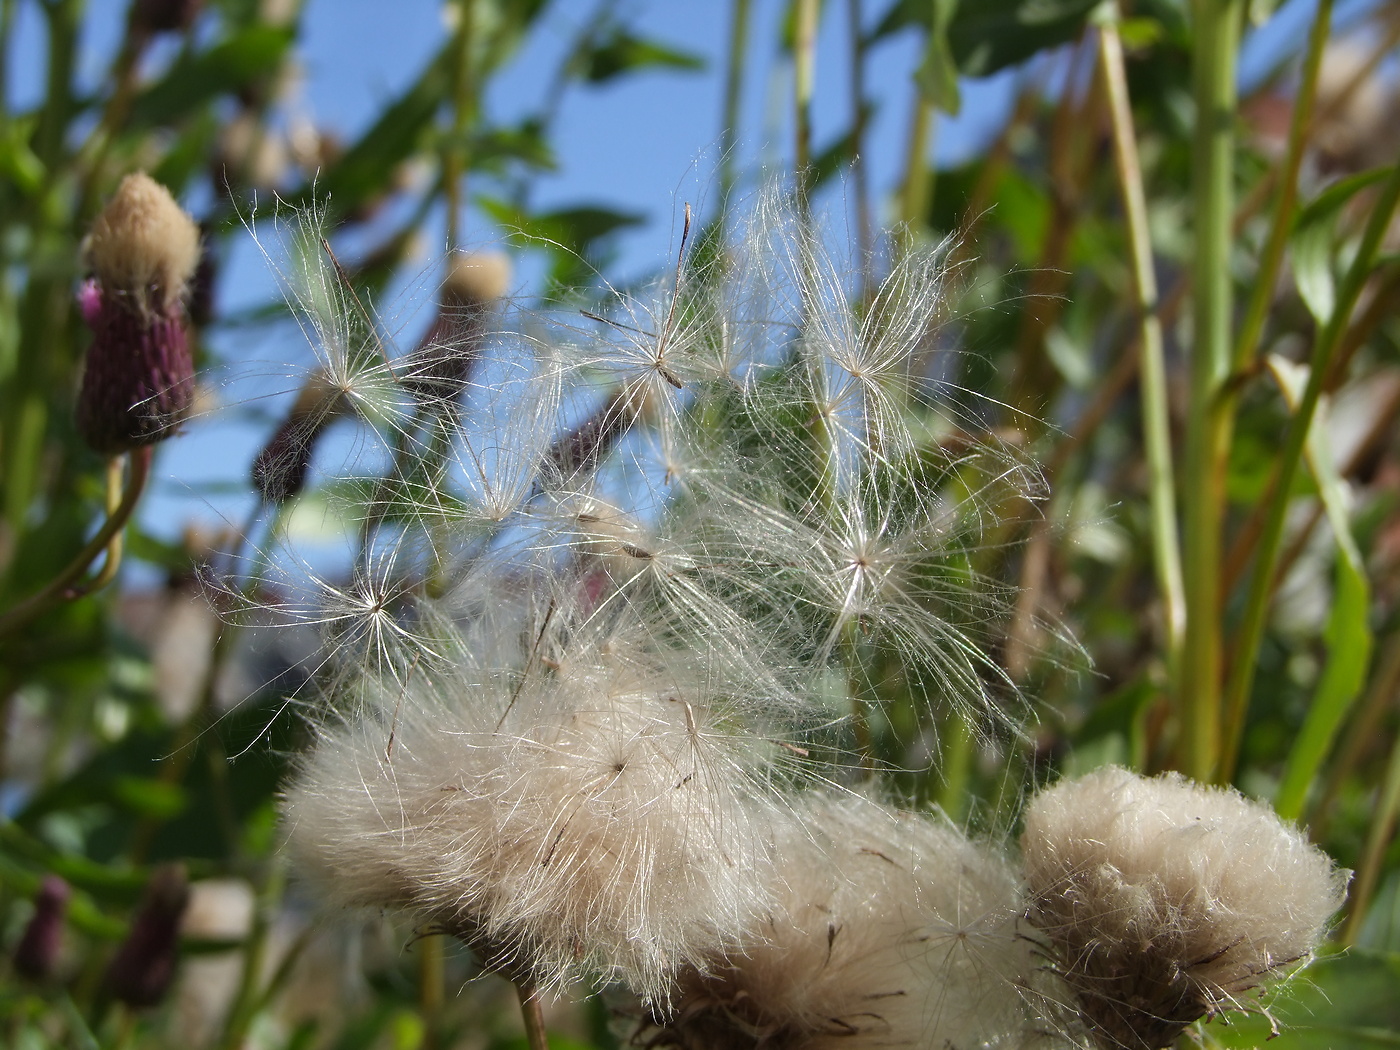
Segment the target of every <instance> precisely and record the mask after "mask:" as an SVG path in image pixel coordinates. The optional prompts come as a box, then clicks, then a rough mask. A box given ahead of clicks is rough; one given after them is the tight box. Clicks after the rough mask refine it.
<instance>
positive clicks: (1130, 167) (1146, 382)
mask: <svg viewBox="0 0 1400 1050" xmlns="http://www.w3.org/2000/svg"><path fill="white" fill-rule="evenodd" d="M1324 2H1330V0H1324ZM1118 15H1119V12H1118V5H1117V3H1114V4H1113V5H1112V17H1111V19H1110V20H1109V21H1106V22H1105V23H1104V24H1103V25H1102V26H1101V27H1100V28H1099V61H1100V65H1101V66H1102V68H1103V76H1104V90H1105V93H1106V94H1107V96H1108V107H1109V116H1110V124H1111V127H1112V129H1113V154H1114V160H1115V161H1116V163H1117V167H1118V183H1119V187H1120V188H1121V190H1122V192H1123V212H1124V216H1125V218H1126V219H1127V233H1128V247H1129V251H1130V253H1131V256H1132V273H1133V284H1134V287H1135V289H1136V292H1137V310H1138V318H1139V341H1140V353H1141V365H1140V367H1141V372H1142V379H1141V382H1140V384H1139V385H1140V389H1141V392H1142V429H1143V443H1144V444H1145V445H1146V448H1147V464H1148V472H1149V477H1150V482H1149V489H1150V493H1151V495H1150V500H1151V506H1152V554H1153V565H1154V568H1155V570H1156V574H1157V588H1158V590H1159V591H1160V592H1161V594H1162V602H1163V606H1164V608H1165V612H1166V630H1167V678H1168V683H1169V685H1168V694H1169V695H1170V696H1172V697H1173V698H1175V697H1177V696H1179V695H1180V691H1179V680H1180V674H1181V643H1182V635H1183V634H1184V632H1185V630H1186V596H1185V584H1184V582H1183V580H1182V570H1181V548H1180V539H1179V537H1178V536H1177V527H1176V495H1175V489H1174V479H1173V468H1172V448H1171V420H1170V410H1169V408H1168V402H1167V371H1166V365H1165V362H1164V358H1163V352H1162V324H1161V320H1160V319H1159V317H1158V316H1157V309H1158V306H1159V299H1158V293H1157V276H1156V271H1155V270H1154V268H1153V265H1152V240H1151V233H1150V231H1149V229H1148V222H1147V195H1146V193H1145V192H1144V190H1143V184H1142V165H1141V163H1140V162H1139V160H1138V151H1137V138H1136V136H1135V134H1134V132H1133V114H1132V109H1131V107H1130V105H1129V102H1128V80H1127V72H1126V69H1125V65H1124V61H1123V41H1122V39H1121V38H1120V37H1119V35H1118V21H1117V19H1118Z"/></svg>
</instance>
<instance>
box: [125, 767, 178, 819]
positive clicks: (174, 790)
mask: <svg viewBox="0 0 1400 1050" xmlns="http://www.w3.org/2000/svg"><path fill="white" fill-rule="evenodd" d="M112 797H113V799H114V800H115V801H116V802H117V803H119V804H120V805H121V806H123V807H124V808H126V809H128V810H131V811H132V812H133V813H136V814H138V815H140V816H143V817H151V818H153V819H155V820H169V819H170V818H172V817H174V816H177V815H178V814H179V813H181V812H183V811H184V809H185V806H186V805H188V799H187V798H186V796H185V792H184V789H182V788H181V787H180V785H179V784H172V783H170V782H169V781H165V780H157V779H155V778H154V777H133V776H121V777H117V778H116V780H114V781H113V782H112Z"/></svg>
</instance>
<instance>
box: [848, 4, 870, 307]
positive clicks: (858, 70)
mask: <svg viewBox="0 0 1400 1050" xmlns="http://www.w3.org/2000/svg"><path fill="white" fill-rule="evenodd" d="M846 14H847V19H848V20H849V22H850V31H849V32H850V40H851V183H852V189H853V190H854V191H855V195H856V249H857V251H858V253H859V256H860V260H859V266H860V302H861V303H862V304H865V303H868V302H869V301H870V294H871V274H870V267H871V258H870V254H871V245H872V241H871V221H870V189H869V186H868V185H867V180H866V172H865V38H864V36H863V35H862V34H861V30H860V22H861V19H860V0H846Z"/></svg>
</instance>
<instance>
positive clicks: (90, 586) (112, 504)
mask: <svg viewBox="0 0 1400 1050" xmlns="http://www.w3.org/2000/svg"><path fill="white" fill-rule="evenodd" d="M121 505H122V461H121V457H120V456H113V457H112V458H111V459H109V460H108V461H107V516H108V517H109V518H110V517H111V516H112V515H113V514H115V513H116V512H117V508H118V507H120V506H121ZM121 563H122V530H120V529H118V530H117V531H116V532H115V533H113V534H112V539H111V541H110V542H109V543H108V544H107V555H106V557H105V558H103V559H102V569H101V571H99V572H98V574H97V575H96V576H94V577H93V578H92V579H91V580H90V581H88V582H87V583H86V584H84V585H83V586H82V587H80V588H76V593H75V594H74V595H73V597H74V598H78V597H81V596H82V595H84V594H91V593H92V592H93V591H96V590H100V589H102V588H103V587H105V586H107V584H109V583H111V582H112V580H113V579H114V578H115V577H116V575H117V569H118V568H120V567H121Z"/></svg>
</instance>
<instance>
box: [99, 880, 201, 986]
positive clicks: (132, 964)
mask: <svg viewBox="0 0 1400 1050" xmlns="http://www.w3.org/2000/svg"><path fill="white" fill-rule="evenodd" d="M189 899H190V887H189V877H188V876H187V875H186V874H185V867H184V865H183V864H165V865H162V866H161V867H159V868H157V869H156V870H155V872H154V873H153V874H152V875H151V881H150V882H149V883H147V885H146V892H145V895H144V896H143V897H142V898H141V906H140V908H139V909H138V910H137V912H136V918H135V919H133V920H132V923H131V931H130V932H129V933H128V934H127V936H126V940H124V941H123V942H122V944H121V947H119V948H118V949H117V954H116V955H114V956H112V961H111V962H110V963H108V964H107V975H106V977H105V979H104V986H105V987H106V989H107V991H108V992H109V993H110V994H111V995H112V997H113V998H115V999H118V1000H120V1001H121V1002H123V1003H126V1005H128V1006H131V1007H134V1008H137V1009H141V1008H143V1007H149V1006H155V1005H156V1004H157V1003H159V1002H160V1001H161V999H163V998H164V997H165V993H166V991H167V990H168V989H169V988H170V983H171V981H173V980H174V978H175V966H176V963H177V961H178V957H179V946H180V945H179V934H180V918H181V916H183V915H184V913H185V906H186V905H187V904H188V903H189Z"/></svg>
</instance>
